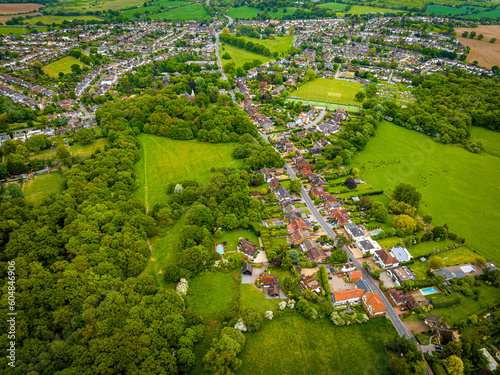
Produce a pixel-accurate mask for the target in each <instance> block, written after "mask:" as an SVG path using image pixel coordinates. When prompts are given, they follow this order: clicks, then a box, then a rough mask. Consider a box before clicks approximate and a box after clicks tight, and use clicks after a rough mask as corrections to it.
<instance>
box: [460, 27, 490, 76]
mask: <svg viewBox="0 0 500 375" xmlns="http://www.w3.org/2000/svg"><path fill="white" fill-rule="evenodd" d="M455 31H456V32H457V34H458V36H459V37H458V39H459V40H460V43H462V44H463V45H464V46H467V47H470V53H469V55H468V56H467V61H468V62H473V61H474V60H477V62H478V63H479V66H483V67H485V68H488V69H491V67H492V66H493V65H498V66H500V26H498V25H495V26H479V27H477V28H475V29H470V28H457V29H455ZM464 31H468V32H469V33H470V32H472V31H475V32H476V34H477V35H479V34H483V35H484V39H483V40H482V41H481V40H477V39H470V38H463V37H461V35H462V33H463V32H464ZM491 38H496V39H497V41H496V42H495V43H489V41H490V39H491Z"/></svg>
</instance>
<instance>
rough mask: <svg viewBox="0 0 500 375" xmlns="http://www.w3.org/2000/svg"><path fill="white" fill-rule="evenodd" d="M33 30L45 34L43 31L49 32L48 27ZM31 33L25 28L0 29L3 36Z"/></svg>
mask: <svg viewBox="0 0 500 375" xmlns="http://www.w3.org/2000/svg"><path fill="white" fill-rule="evenodd" d="M0 22H1V21H0ZM32 30H37V31H38V32H43V31H47V28H46V27H34V28H33V29H32ZM29 32H30V30H29V29H27V28H25V27H0V34H3V35H9V34H28V33H29Z"/></svg>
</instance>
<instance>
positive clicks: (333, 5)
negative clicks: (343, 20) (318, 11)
mask: <svg viewBox="0 0 500 375" xmlns="http://www.w3.org/2000/svg"><path fill="white" fill-rule="evenodd" d="M318 7H320V8H326V9H330V10H344V9H345V8H346V7H347V4H339V3H324V4H319V5H318Z"/></svg>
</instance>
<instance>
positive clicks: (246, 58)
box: [219, 43, 274, 68]
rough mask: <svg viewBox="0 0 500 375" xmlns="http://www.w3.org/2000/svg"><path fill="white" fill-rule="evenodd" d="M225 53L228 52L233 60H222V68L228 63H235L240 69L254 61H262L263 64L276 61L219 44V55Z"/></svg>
mask: <svg viewBox="0 0 500 375" xmlns="http://www.w3.org/2000/svg"><path fill="white" fill-rule="evenodd" d="M225 52H228V53H229V55H231V58H230V59H228V60H226V59H221V64H222V66H224V65H226V64H227V63H230V62H233V63H234V65H235V66H236V68H238V67H240V66H243V64H245V63H246V62H253V61H254V60H260V61H261V62H262V64H264V63H266V62H268V61H273V60H274V59H273V58H271V57H266V56H262V55H257V54H256V53H252V52H248V51H246V50H244V49H240V48H238V47H233V46H230V45H229V44H226V45H222V43H221V44H219V53H220V54H221V55H223V54H224V53H225Z"/></svg>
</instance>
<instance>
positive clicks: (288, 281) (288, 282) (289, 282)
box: [283, 276, 295, 291]
mask: <svg viewBox="0 0 500 375" xmlns="http://www.w3.org/2000/svg"><path fill="white" fill-rule="evenodd" d="M294 286H295V283H294V281H293V279H292V278H291V277H290V276H286V277H285V279H284V280H283V289H285V290H286V291H291V290H292V289H293V287H294Z"/></svg>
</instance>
